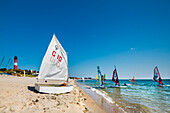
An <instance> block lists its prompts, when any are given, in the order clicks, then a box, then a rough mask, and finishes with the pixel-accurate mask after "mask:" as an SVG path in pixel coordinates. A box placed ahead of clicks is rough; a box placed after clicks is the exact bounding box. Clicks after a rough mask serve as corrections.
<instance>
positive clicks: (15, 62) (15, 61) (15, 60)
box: [14, 56, 18, 69]
mask: <svg viewBox="0 0 170 113" xmlns="http://www.w3.org/2000/svg"><path fill="white" fill-rule="evenodd" d="M14 69H18V66H17V56H15V57H14Z"/></svg>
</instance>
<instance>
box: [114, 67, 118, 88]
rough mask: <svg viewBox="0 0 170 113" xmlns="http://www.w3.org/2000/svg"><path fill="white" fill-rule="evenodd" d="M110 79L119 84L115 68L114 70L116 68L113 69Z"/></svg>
mask: <svg viewBox="0 0 170 113" xmlns="http://www.w3.org/2000/svg"><path fill="white" fill-rule="evenodd" d="M112 81H113V82H115V83H116V84H117V85H119V79H118V75H117V70H116V68H115V70H114V71H113V77H112Z"/></svg>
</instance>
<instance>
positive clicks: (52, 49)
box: [35, 34, 73, 94]
mask: <svg viewBox="0 0 170 113" xmlns="http://www.w3.org/2000/svg"><path fill="white" fill-rule="evenodd" d="M68 77H69V75H68V59H67V54H66V52H65V50H64V49H63V47H62V46H61V44H60V42H59V41H58V39H57V37H56V36H55V34H54V35H53V38H52V40H51V42H50V44H49V46H48V49H47V51H46V54H45V56H44V58H43V61H42V63H41V67H40V71H39V75H38V80H37V83H35V89H36V90H37V91H39V92H42V93H56V94H60V93H66V92H70V91H71V90H73V86H72V85H69V84H68Z"/></svg>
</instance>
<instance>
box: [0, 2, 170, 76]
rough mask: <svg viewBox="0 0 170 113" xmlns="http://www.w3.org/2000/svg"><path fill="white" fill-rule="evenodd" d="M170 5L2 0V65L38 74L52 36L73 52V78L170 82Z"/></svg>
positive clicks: (70, 63)
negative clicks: (12, 62) (11, 63)
mask: <svg viewBox="0 0 170 113" xmlns="http://www.w3.org/2000/svg"><path fill="white" fill-rule="evenodd" d="M169 6H170V1H169V0H163V1H160V0H146V1H145V0H141V1H140V0H138V1H137V0H65V1H64V0H50V1H47V0H36V1H35V0H28V1H27V0H24V1H23V0H15V1H14V0H0V42H1V44H0V50H1V51H0V61H1V60H2V58H3V56H6V58H5V60H4V62H3V64H2V67H5V66H6V64H7V62H8V59H9V58H13V57H14V56H15V55H16V56H18V67H19V68H20V69H36V70H39V68H40V65H41V61H42V58H43V57H44V54H45V52H46V50H47V47H48V45H49V43H50V41H51V38H52V35H53V33H55V34H56V36H57V38H58V40H59V41H60V43H61V44H62V46H63V47H64V49H65V50H66V51H67V52H68V60H69V68H70V70H69V74H70V76H77V77H82V76H91V77H95V76H96V75H97V69H96V66H97V65H99V66H100V68H101V71H102V73H103V74H104V73H105V74H106V78H111V76H112V73H113V69H114V65H116V67H117V70H118V74H119V77H120V78H132V76H135V78H152V76H153V69H154V67H155V66H158V69H159V70H160V73H161V75H162V78H170V7H169Z"/></svg>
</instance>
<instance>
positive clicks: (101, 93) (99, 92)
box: [90, 87, 127, 113]
mask: <svg viewBox="0 0 170 113" xmlns="http://www.w3.org/2000/svg"><path fill="white" fill-rule="evenodd" d="M90 89H91V90H92V91H94V92H96V93H97V94H99V95H101V96H102V97H103V98H104V99H106V100H107V101H108V102H110V103H112V104H115V105H116V106H117V107H119V109H121V110H122V111H123V112H124V113H127V112H126V111H124V110H123V109H122V108H121V107H120V106H119V105H118V104H116V103H115V101H113V99H112V98H111V97H109V96H108V94H107V93H106V92H105V91H100V90H98V89H95V88H92V87H91V88H90Z"/></svg>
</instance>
